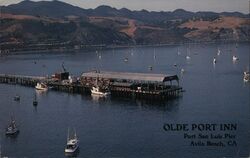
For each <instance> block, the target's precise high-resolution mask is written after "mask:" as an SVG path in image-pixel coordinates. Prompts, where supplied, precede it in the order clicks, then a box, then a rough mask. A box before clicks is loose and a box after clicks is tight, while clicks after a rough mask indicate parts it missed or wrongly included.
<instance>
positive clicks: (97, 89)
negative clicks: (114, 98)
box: [91, 86, 110, 96]
mask: <svg viewBox="0 0 250 158" xmlns="http://www.w3.org/2000/svg"><path fill="white" fill-rule="evenodd" d="M91 94H93V95H99V96H108V95H109V94H110V92H109V91H108V90H101V89H100V87H99V86H93V87H92V89H91Z"/></svg>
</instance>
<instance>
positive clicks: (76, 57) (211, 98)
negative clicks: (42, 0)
mask: <svg viewBox="0 0 250 158" xmlns="http://www.w3.org/2000/svg"><path fill="white" fill-rule="evenodd" d="M218 48H219V49H220V50H221V54H220V56H217V49H218ZM178 50H179V51H180V55H178V53H177V52H178ZM154 52H155V53H154ZM154 54H155V55H156V58H154ZM186 55H189V56H190V57H191V59H190V60H188V61H187V60H186ZM233 55H237V57H239V61H237V62H236V63H233V61H232V56H233ZM99 56H101V58H100V57H99ZM213 57H216V58H217V64H216V65H213ZM124 58H128V62H127V63H126V62H124ZM249 59H250V57H249V45H247V44H239V45H238V47H236V46H235V45H234V44H224V45H216V44H214V45H184V46H169V47H155V48H154V47H146V48H126V49H114V50H97V53H96V51H92V52H91V51H90V52H87V51H75V52H46V53H40V54H36V53H34V54H20V55H11V56H2V57H0V73H7V74H21V75H38V76H44V75H51V74H53V73H55V72H58V71H61V70H62V68H61V64H62V63H63V62H64V65H65V67H66V69H67V70H68V71H70V73H71V75H74V76H79V75H81V73H82V72H85V71H89V70H92V69H100V70H106V71H125V72H148V73H165V74H177V75H178V76H179V78H180V85H181V86H182V87H183V88H184V89H185V92H184V93H183V94H182V96H181V97H180V98H178V99H175V100H171V101H167V102H164V103H159V102H148V101H143V100H131V99H125V98H124V99H123V98H106V99H98V98H92V97H91V96H87V95H78V94H67V93H63V92H55V91H48V92H47V93H37V92H36V91H35V89H34V88H30V87H23V86H17V85H6V84H0V144H1V154H2V156H8V157H28V158H29V157H37V158H39V157H41V158H44V157H53V158H54V157H64V156H65V155H64V147H65V144H66V139H67V130H68V128H69V127H72V128H75V129H76V132H77V135H78V137H79V139H80V150H79V153H78V155H77V157H164V158H165V157H197V158H200V157H208V158H210V157H218V158H219V157H247V156H249V153H250V123H249V122H250V103H249V102H250V101H249V100H250V99H249V94H250V91H249V89H250V88H249V87H250V83H244V82H243V72H244V71H245V70H246V69H247V68H248V67H249ZM35 61H36V64H35V63H34V62H35ZM174 64H177V67H175V66H174ZM149 65H151V66H152V67H153V70H152V71H150V70H149V69H148V67H149ZM182 68H183V69H185V73H183V74H181V69H182ZM35 93H37V97H38V98H37V99H38V102H39V104H38V106H37V107H36V108H35V107H33V105H32V101H33V96H34V95H35ZM15 94H19V95H20V96H21V101H20V102H15V101H13V96H15ZM11 115H13V116H14V117H15V119H16V121H17V124H18V125H19V127H20V133H19V135H18V136H17V137H16V138H9V137H6V136H5V133H4V130H5V127H6V126H7V124H8V122H9V120H10V117H11ZM165 123H187V124H189V125H190V124H193V123H195V124H199V123H217V124H221V123H222V124H224V123H233V124H237V130H236V131H231V132H230V131H229V133H231V134H235V135H236V139H234V140H235V141H237V146H225V147H208V146H205V147H202V146H199V147H193V146H190V140H188V139H184V138H183V133H184V132H182V131H181V132H167V131H165V130H164V129H163V125H164V124H165ZM219 132H221V131H215V132H214V133H215V134H217V133H219ZM190 133H195V134H198V133H211V132H209V131H205V132H204V131H203V132H197V131H193V132H190Z"/></svg>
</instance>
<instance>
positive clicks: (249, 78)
mask: <svg viewBox="0 0 250 158" xmlns="http://www.w3.org/2000/svg"><path fill="white" fill-rule="evenodd" d="M243 79H244V81H245V82H249V81H250V72H249V71H248V72H247V71H245V72H244V78H243Z"/></svg>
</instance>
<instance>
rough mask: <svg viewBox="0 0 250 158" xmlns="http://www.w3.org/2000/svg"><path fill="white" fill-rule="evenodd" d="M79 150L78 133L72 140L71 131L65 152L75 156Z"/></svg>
mask: <svg viewBox="0 0 250 158" xmlns="http://www.w3.org/2000/svg"><path fill="white" fill-rule="evenodd" d="M78 148H79V140H78V138H77V136H76V132H75V134H74V136H73V137H72V138H70V136H69V130H68V137H67V144H66V147H65V149H64V152H65V153H68V154H74V153H75V152H76V151H77V149H78Z"/></svg>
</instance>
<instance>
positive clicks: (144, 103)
mask: <svg viewBox="0 0 250 158" xmlns="http://www.w3.org/2000/svg"><path fill="white" fill-rule="evenodd" d="M180 99H181V97H178V98H171V99H168V100H151V99H131V98H121V97H111V98H110V100H111V102H113V103H118V104H114V105H120V106H134V107H138V108H140V109H145V110H157V111H176V110H178V106H179V101H180Z"/></svg>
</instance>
